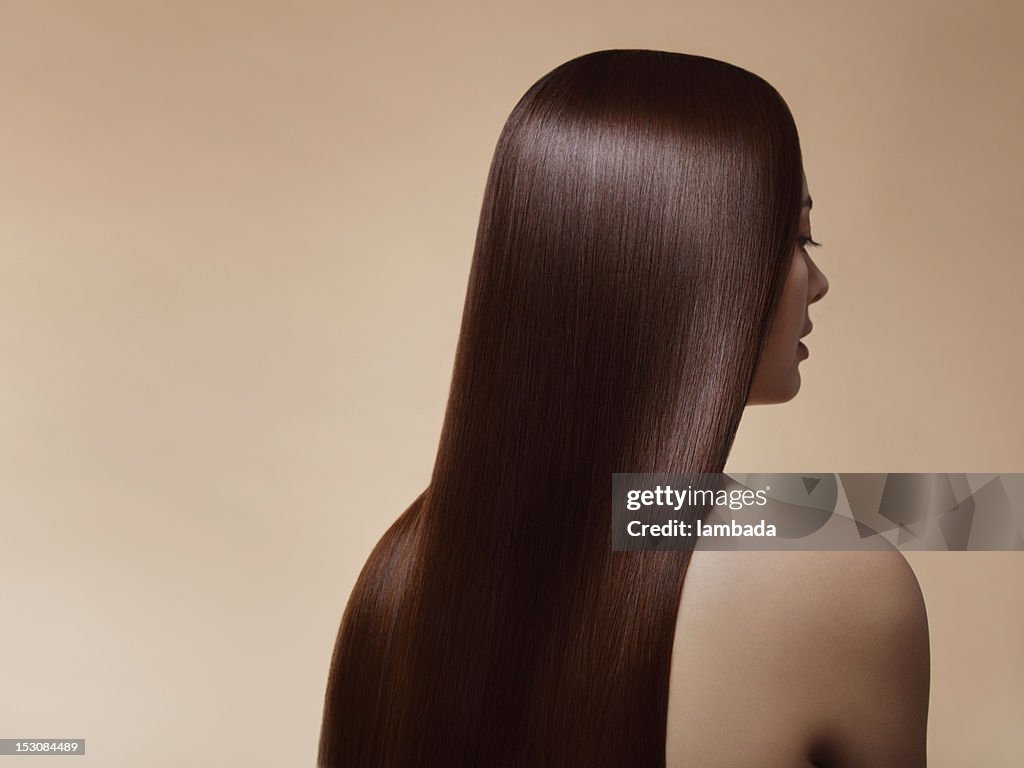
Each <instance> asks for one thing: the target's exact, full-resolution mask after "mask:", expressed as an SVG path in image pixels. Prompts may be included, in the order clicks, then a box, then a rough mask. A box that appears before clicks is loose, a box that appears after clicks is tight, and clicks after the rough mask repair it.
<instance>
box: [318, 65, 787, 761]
mask: <svg viewBox="0 0 1024 768" xmlns="http://www.w3.org/2000/svg"><path fill="white" fill-rule="evenodd" d="M801 173H802V163H801V157H800V148H799V141H798V137H797V132H796V128H795V126H794V124H793V120H792V117H791V115H790V113H789V110H788V108H787V107H786V105H785V102H784V101H783V100H782V98H781V97H780V96H779V95H778V93H777V92H776V91H775V89H773V88H772V87H771V86H770V85H769V84H768V83H766V82H765V81H764V80H762V79H761V78H759V77H757V76H756V75H753V74H751V73H749V72H747V71H745V70H743V69H740V68H738V67H735V66H733V65H730V64H727V63H724V62H720V61H716V60H713V59H708V58H704V57H700V56H692V55H686V54H679V53H667V52H660V51H647V50H610V51H600V52H597V53H591V54H588V55H585V56H581V57H578V58H576V59H573V60H571V61H569V62H566V63H565V64H562V65H561V66H559V67H557V68H556V69H554V70H553V71H551V72H549V73H548V74H547V75H545V76H544V77H542V78H541V79H540V80H538V81H537V82H536V83H535V84H534V85H533V86H532V87H531V88H530V89H529V90H528V91H527V93H526V94H525V95H524V96H523V97H522V99H520V101H519V103H518V104H517V105H516V106H515V108H514V109H513V111H512V113H511V115H510V116H509V118H508V120H507V122H506V124H505V127H504V129H503V131H502V133H501V136H500V138H499V140H498V144H497V147H496V149H495V153H494V159H493V161H492V164H491V169H490V174H489V176H488V180H487V186H486V190H485V194H484V201H483V207H482V211H481V216H480V224H479V229H478V232H477V239H476V247H475V252H474V258H473V264H472V268H471V274H470V279H469V287H468V291H467V296H466V304H465V308H464V313H463V322H462V328H461V333H460V338H459V345H458V350H457V353H456V360H455V370H454V374H453V379H452V388H451V392H450V396H449V402H448V407H447V411H446V414H445V422H444V427H443V431H442V435H441V440H440V445H439V449H438V455H437V460H436V463H435V466H434V471H433V474H432V477H431V482H430V486H429V487H428V488H427V490H426V491H425V492H424V494H423V495H422V496H421V497H420V498H419V499H417V501H416V502H415V503H414V504H413V506H412V507H410V508H409V510H407V511H406V513H405V514H404V515H403V516H402V518H400V520H399V521H398V522H397V523H396V524H395V526H394V527H393V528H392V529H391V530H390V531H389V532H388V534H387V535H386V536H385V538H384V539H383V540H382V542H381V544H379V545H378V548H377V550H375V552H374V554H373V555H372V556H371V558H370V561H369V562H368V563H367V566H366V568H365V569H364V571H363V573H362V575H361V576H360V581H359V583H358V584H357V586H356V589H355V591H354V592H353V595H352V597H351V599H350V601H349V605H348V607H347V609H346V614H345V617H344V619H343V621H342V628H341V632H340V633H339V639H338V645H337V647H336V652H335V657H334V660H333V662H332V669H331V678H330V681H329V684H328V691H327V697H326V702H325V704H326V706H325V716H324V728H323V731H322V734H321V744H320V748H321V749H320V765H321V766H342V765H344V766H362V765H374V766H413V765H473V766H489V765H501V766H539V765H581V766H582V765H589V766H604V765H608V766H619V765H623V766H625V765H630V766H645V765H661V764H663V761H664V745H665V716H666V711H667V697H668V672H669V659H670V654H671V650H672V642H673V636H674V626H675V618H676V613H677V606H678V600H679V594H680V589H681V585H682V581H683V577H684V574H685V569H686V564H687V561H688V557H687V554H686V553H683V552H612V551H611V544H610V537H611V529H610V521H611V505H610V501H611V497H610V486H611V474H612V473H613V472H654V471H659V472H662V471H664V472H687V473H712V472H721V471H722V469H723V467H724V465H725V460H726V457H727V455H728V452H729V449H730V447H731V445H732V441H733V438H734V436H735V432H736V428H737V426H738V424H739V420H740V417H741V415H742V410H743V407H744V404H745V403H746V399H747V394H748V392H749V390H750V385H751V382H752V380H753V376H754V372H755V368H756V365H757V361H758V358H759V355H760V352H761V349H762V346H763V344H764V341H765V339H766V336H767V333H768V329H769V326H770V323H771V318H772V315H773V312H774V310H775V306H776V302H777V300H778V296H779V291H780V289H781V287H782V285H783V283H784V280H785V277H786V274H785V270H786V265H787V264H788V262H789V255H790V254H791V253H792V250H793V247H794V243H795V240H796V237H797V228H798V223H799V211H800V196H801V194H800V193H801Z"/></svg>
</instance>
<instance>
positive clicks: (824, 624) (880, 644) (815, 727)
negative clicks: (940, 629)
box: [667, 550, 929, 768]
mask: <svg viewBox="0 0 1024 768" xmlns="http://www.w3.org/2000/svg"><path fill="white" fill-rule="evenodd" d="M928 656H929V652H928V626H927V617H926V613H925V605H924V599H923V596H922V594H921V590H920V587H919V585H918V582H917V578H916V577H915V576H914V573H913V571H912V570H911V568H910V566H909V564H908V563H907V561H906V559H905V558H904V557H903V555H902V553H900V552H898V551H896V550H880V551H859V552H769V551H759V552H742V551H726V552H715V551H706V552H705V551H697V552H695V553H694V554H693V556H692V559H691V562H690V566H689V570H688V572H687V576H686V580H685V582H684V586H683V595H682V599H681V601H680V606H679V617H678V620H677V625H676V643H675V648H674V651H673V666H672V676H671V680H670V695H669V723H668V726H669V741H668V745H667V746H668V756H669V757H670V762H669V766H671V767H673V768H674V767H675V766H684V765H690V764H691V763H690V762H685V761H684V762H679V760H678V759H676V761H675V762H672V761H671V758H673V757H675V758H682V756H683V755H685V756H686V758H685V760H691V759H693V756H694V754H695V753H694V745H695V744H696V743H698V742H699V741H700V739H701V734H707V733H713V732H717V733H718V734H719V736H720V737H721V739H725V740H726V741H725V742H723V741H722V740H718V741H717V743H712V742H708V745H707V746H708V749H709V750H710V751H709V752H708V753H707V754H705V755H703V756H702V760H698V761H696V762H693V763H692V764H694V765H697V764H703V765H709V766H713V765H719V764H721V765H729V764H733V765H735V764H745V765H754V764H755V763H751V758H750V755H751V754H756V755H760V757H758V759H759V760H763V764H764V765H772V764H775V765H777V764H782V763H784V762H797V763H799V761H800V760H804V761H805V762H806V761H810V760H812V759H813V760H814V761H815V762H816V763H818V764H823V765H837V766H845V765H850V766H855V765H874V764H894V765H895V764H899V765H906V766H917V765H924V762H923V761H924V735H925V726H926V720H927V700H928V677H929V672H928V670H929V659H928ZM740 723H742V725H743V727H742V728H739V727H737V726H738V725H739V724H740ZM697 724H699V725H700V727H699V728H698V727H697ZM723 728H726V729H727V731H723V730H722V729H723ZM754 738H756V739H757V741H758V742H759V743H760V744H761V745H762V746H760V747H757V745H756V744H754V743H751V740H752V739H754ZM724 744H727V745H728V746H727V747H725V746H723V745H724ZM764 744H768V745H769V749H768V750H767V751H766V750H765V749H764V747H763V745H764ZM723 750H725V752H726V754H723ZM730 750H733V751H730ZM752 750H753V751H752ZM773 750H775V751H774V752H773ZM756 764H760V763H756Z"/></svg>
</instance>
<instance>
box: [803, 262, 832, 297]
mask: <svg viewBox="0 0 1024 768" xmlns="http://www.w3.org/2000/svg"><path fill="white" fill-rule="evenodd" d="M807 260H808V262H809V264H808V267H809V270H808V274H807V281H808V286H807V287H808V295H809V296H810V299H809V300H808V303H809V304H813V303H814V302H816V301H821V298H822V297H823V296H824V295H825V294H826V293H828V278H827V277H825V273H824V272H822V271H821V270H820V269H819V268H818V265H817V264H815V263H814V260H813V259H811V258H810V257H808V259H807Z"/></svg>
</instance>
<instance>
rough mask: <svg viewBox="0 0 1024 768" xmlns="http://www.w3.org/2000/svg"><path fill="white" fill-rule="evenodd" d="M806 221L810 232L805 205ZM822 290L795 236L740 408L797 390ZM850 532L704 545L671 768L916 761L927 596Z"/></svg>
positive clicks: (691, 581) (923, 717)
mask: <svg viewBox="0 0 1024 768" xmlns="http://www.w3.org/2000/svg"><path fill="white" fill-rule="evenodd" d="M807 197H808V195H807V182H806V179H805V180H804V198H807ZM800 224H801V229H800V235H801V236H802V237H810V207H809V206H805V207H804V208H803V210H802V212H801V222H800ZM827 291H828V281H827V280H826V279H825V275H824V274H823V273H822V272H821V270H820V269H818V267H817V265H815V263H814V262H813V261H812V260H811V258H810V256H809V255H808V254H807V251H806V249H805V248H804V247H802V246H801V245H800V244H798V246H797V248H796V249H795V250H794V253H793V259H792V262H791V264H790V268H789V273H788V277H787V280H786V284H785V288H784V291H783V295H782V297H781V299H780V302H781V303H780V306H779V310H778V315H777V316H776V318H775V321H774V323H773V325H772V328H771V331H770V334H769V338H768V340H767V342H766V346H765V350H764V353H763V355H762V357H761V360H760V362H759V366H758V369H757V371H756V373H755V381H754V385H753V386H752V388H751V396H750V398H749V400H748V404H751V405H753V404H767V403H782V402H786V401H787V400H790V399H792V398H793V396H794V395H796V393H797V391H798V390H799V389H800V372H799V370H798V365H799V363H800V361H801V360H802V359H803V356H802V355H801V354H798V347H797V342H798V340H799V339H800V337H801V336H802V335H803V334H804V333H806V332H807V330H809V328H810V327H811V323H810V318H809V315H808V308H809V306H810V305H811V304H813V303H814V302H816V301H819V300H820V299H821V298H822V296H824V295H825V293H826V292H827ZM717 512H718V514H719V516H720V517H722V518H723V520H729V519H731V518H733V517H735V516H736V515H735V514H733V513H730V511H729V510H728V509H718V510H717ZM760 516H761V515H760V513H759V514H758V515H757V517H760ZM741 522H747V523H749V522H756V521H755V520H741ZM851 528H852V524H851V526H847V527H845V528H844V527H842V526H841V525H831V526H825V527H823V528H822V529H820V530H819V531H817V532H815V533H814V534H812V535H811V536H809V537H808V538H807V540H806V541H803V542H802V543H803V544H804V545H805V546H807V547H809V548H810V549H811V550H820V551H720V550H719V549H714V548H713V545H710V544H706V543H703V540H698V542H697V547H696V550H695V551H694V552H693V554H692V556H691V558H690V563H689V566H688V569H687V572H686V580H685V582H684V585H683V592H682V597H681V599H680V603H679V614H678V618H677V621H676V634H675V637H676V644H675V645H674V647H673V651H672V669H671V674H670V677H669V699H668V719H667V723H666V726H667V733H666V746H665V758H666V762H665V764H666V766H667V768H735V766H744V767H745V768H780V767H781V766H792V767H793V768H801V767H802V768H811V767H812V766H820V767H822V768H825V767H827V768H880V766H900V767H901V768H924V766H925V765H926V742H927V738H926V732H927V720H928V698H929V679H930V671H929V670H930V656H929V639H928V621H927V616H926V612H925V604H924V598H923V596H922V594H921V590H920V586H919V585H918V582H917V579H916V577H915V576H914V572H913V571H912V570H911V568H910V566H909V564H908V563H907V561H906V558H904V556H903V554H902V553H901V552H899V551H898V550H896V549H895V548H893V547H891V545H888V543H885V545H884V546H882V547H880V548H879V549H878V550H877V551H838V550H843V549H849V550H856V549H857V548H858V543H859V541H860V536H859V534H858V533H857V531H856V530H851ZM844 539H845V540H844Z"/></svg>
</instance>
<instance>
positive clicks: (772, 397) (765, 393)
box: [747, 369, 800, 405]
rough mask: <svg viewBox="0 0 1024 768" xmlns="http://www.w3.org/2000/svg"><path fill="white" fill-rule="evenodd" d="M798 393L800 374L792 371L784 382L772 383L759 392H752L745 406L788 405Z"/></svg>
mask: <svg viewBox="0 0 1024 768" xmlns="http://www.w3.org/2000/svg"><path fill="white" fill-rule="evenodd" d="M799 391H800V372H799V371H797V370H796V369H794V370H793V375H792V376H790V377H789V378H788V379H787V380H785V381H779V382H776V383H773V385H772V386H770V387H764V388H763V389H762V390H761V391H758V392H752V393H751V395H750V399H749V400H747V405H779V404H781V403H788V402H789V401H790V400H792V399H793V398H794V397H796V395H797V393H798V392H799Z"/></svg>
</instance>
